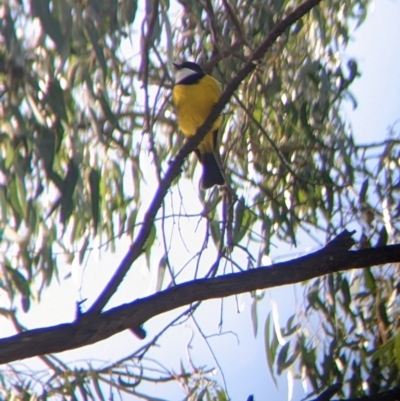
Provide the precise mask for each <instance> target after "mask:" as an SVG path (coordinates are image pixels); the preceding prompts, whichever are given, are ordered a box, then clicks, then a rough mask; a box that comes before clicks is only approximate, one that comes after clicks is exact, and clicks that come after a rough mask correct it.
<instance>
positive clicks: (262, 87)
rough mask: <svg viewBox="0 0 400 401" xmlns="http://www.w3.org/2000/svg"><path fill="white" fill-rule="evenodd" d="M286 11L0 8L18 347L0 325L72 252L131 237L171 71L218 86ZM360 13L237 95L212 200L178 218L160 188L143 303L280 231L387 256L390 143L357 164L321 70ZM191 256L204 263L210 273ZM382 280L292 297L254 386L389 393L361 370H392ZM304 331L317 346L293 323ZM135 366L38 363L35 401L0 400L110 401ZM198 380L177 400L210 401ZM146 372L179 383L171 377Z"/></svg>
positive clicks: (344, 7)
mask: <svg viewBox="0 0 400 401" xmlns="http://www.w3.org/2000/svg"><path fill="white" fill-rule="evenodd" d="M298 4H299V3H298V2H293V1H290V0H281V1H268V2H265V1H261V0H252V1H249V0H239V1H236V2H231V1H228V0H221V1H215V2H210V1H207V0H204V1H197V0H196V1H190V0H181V1H180V2H179V3H175V2H174V3H171V4H170V3H169V2H168V1H166V0H162V1H147V2H146V3H145V5H144V4H141V3H140V2H137V1H135V0H121V1H119V2H114V1H110V0H106V1H103V2H97V1H95V0H88V1H84V2H82V1H76V0H53V1H50V0H32V1H31V2H30V3H29V4H28V3H26V2H9V3H8V4H7V3H6V4H3V5H1V6H0V10H1V11H0V12H1V14H2V16H3V17H4V18H3V21H2V23H1V25H0V35H1V41H0V98H1V104H0V111H1V116H2V117H1V120H0V213H1V221H0V232H1V235H2V244H1V251H2V258H3V263H2V265H3V268H2V276H1V277H2V279H1V282H0V285H1V291H2V293H3V295H6V296H7V299H8V300H9V302H8V304H7V305H5V306H4V307H2V309H1V310H0V313H1V314H2V315H3V316H4V317H5V318H7V319H10V321H12V322H13V323H14V325H15V326H16V327H17V329H18V330H22V329H23V327H22V325H21V324H20V323H19V322H18V319H17V310H18V309H21V308H22V310H23V311H24V312H29V310H30V304H31V302H32V301H37V300H40V298H41V297H42V295H43V292H44V291H46V289H47V288H48V287H49V286H50V285H51V284H52V282H53V281H54V280H55V279H56V280H60V264H62V260H63V259H62V257H63V258H66V259H67V261H68V263H72V261H73V260H74V259H76V258H77V259H78V260H79V263H81V264H82V265H83V264H84V263H85V262H86V261H87V257H88V252H89V251H92V250H102V251H103V250H109V251H115V249H116V246H117V244H118V241H119V240H122V239H124V238H129V239H130V240H131V241H132V240H133V238H134V237H135V229H136V227H138V226H139V225H141V223H142V222H143V220H144V219H145V217H146V216H145V210H146V206H147V203H148V197H149V196H150V195H149V193H151V194H152V193H153V192H154V190H155V188H156V186H157V183H158V182H159V178H160V177H161V176H162V175H163V172H164V171H165V169H166V168H167V167H168V163H169V161H170V159H171V157H173V155H174V154H176V152H177V150H178V149H179V148H180V146H181V145H182V141H183V140H182V138H181V137H180V135H178V134H177V127H176V122H175V118H174V114H173V112H172V111H173V107H172V105H171V99H170V90H171V87H172V77H171V75H170V71H171V69H170V66H171V63H172V61H176V60H183V59H190V60H197V61H198V62H200V63H202V64H203V65H204V66H205V68H206V69H207V71H209V72H212V73H213V75H214V76H215V77H216V78H217V79H218V80H219V81H221V82H222V83H223V85H226V84H227V83H228V82H229V80H230V79H231V77H232V76H233V75H234V73H235V72H236V71H237V70H239V69H240V67H241V66H242V65H243V63H244V62H245V61H246V60H247V59H248V55H249V54H251V53H252V51H254V49H255V48H256V47H257V45H259V44H260V43H261V41H262V40H263V39H264V38H265V37H266V35H267V34H268V33H269V32H270V30H271V29H272V27H273V26H274V25H275V24H276V23H277V22H278V21H279V20H280V19H281V18H282V17H283V16H284V15H285V14H287V13H288V12H289V11H290V10H292V9H293V8H294V7H296V6H297V5H298ZM367 4H368V2H367V1H366V0H359V1H357V2H350V1H348V0H345V1H343V0H342V1H339V0H330V1H327V2H324V3H322V4H321V5H320V6H319V7H316V8H314V9H313V10H312V11H311V12H310V13H309V14H308V15H307V16H306V17H304V18H303V19H301V20H300V21H298V22H297V23H296V24H294V25H293V26H292V27H291V29H290V30H289V31H288V32H286V33H285V34H284V35H282V36H281V37H280V38H279V40H278V41H277V42H276V43H275V44H274V46H273V48H272V50H271V51H270V52H269V53H268V54H267V56H266V57H265V58H264V60H263V62H262V63H260V64H259V65H258V66H257V68H256V70H255V72H254V73H253V74H252V75H251V76H250V77H248V78H247V79H246V80H245V81H244V82H243V83H242V86H241V88H240V91H238V92H237V93H236V94H235V96H234V98H233V99H231V102H230V104H229V106H227V107H226V109H225V111H224V126H223V127H222V129H221V133H220V144H221V146H220V151H221V159H222V162H223V165H224V168H225V173H226V177H227V180H228V183H229V188H230V191H229V196H221V193H220V192H219V191H218V190H217V189H214V190H212V191H210V192H209V193H206V194H204V193H199V194H198V196H196V198H195V200H193V199H194V195H193V193H194V191H193V188H191V187H190V188H189V186H188V185H180V182H181V181H179V180H177V181H176V182H175V183H174V185H173V187H172V188H171V195H170V197H168V198H166V199H165V200H164V205H163V208H162V210H161V211H160V212H159V214H158V216H157V224H155V225H154V227H153V229H152V231H151V235H150V237H149V238H148V240H147V242H146V246H145V249H144V251H145V254H144V256H143V257H144V259H145V260H146V262H147V265H148V266H149V267H151V266H154V265H157V264H158V271H157V272H155V274H157V277H158V279H157V284H156V288H155V290H156V291H159V290H161V289H163V288H166V287H168V286H170V285H172V284H173V283H177V282H182V281H185V280H187V279H191V278H198V277H205V276H208V275H209V274H215V273H216V270H215V268H218V266H220V273H223V272H228V271H237V270H238V269H239V268H243V266H245V267H244V268H253V267H257V266H259V265H260V264H261V260H262V258H263V256H264V255H270V253H271V245H276V244H279V243H282V242H285V243H290V244H296V236H297V235H298V233H299V232H307V233H308V234H309V235H310V238H318V237H319V238H321V237H322V236H325V237H326V238H329V237H330V236H331V235H334V234H335V233H338V232H339V231H340V230H341V229H342V228H344V227H346V226H348V225H350V224H357V226H359V227H360V228H361V229H362V237H361V238H362V242H363V244H364V246H369V245H371V244H374V245H375V244H376V243H379V244H386V243H393V242H395V241H398V234H397V233H398V211H399V205H400V203H399V194H398V168H399V158H398V154H399V147H398V141H397V140H396V138H398V133H396V132H395V127H394V128H393V132H392V133H391V136H390V137H389V138H388V140H387V141H385V142H384V143H382V144H379V145H376V146H375V147H374V146H369V145H363V146H361V145H358V144H356V143H355V142H354V140H353V137H352V135H351V132H349V129H348V126H347V124H346V122H345V121H344V120H343V118H342V115H341V112H340V107H341V102H342V101H343V100H345V99H350V100H352V97H351V93H350V92H349V91H348V88H349V86H350V85H351V83H352V82H353V80H354V79H355V78H356V77H357V76H358V70H357V63H356V61H355V60H350V61H347V62H343V61H342V60H341V58H340V51H341V49H343V47H345V46H346V44H347V42H348V40H349V37H350V26H352V25H354V23H356V24H358V23H361V22H362V21H363V20H364V18H365V16H366V8H367ZM376 150H378V152H377V151H376ZM377 153H378V157H377V159H376V160H375V162H374V163H372V162H371V155H376V154H377ZM197 170H198V167H197V164H196V163H195V162H194V159H192V158H189V160H188V161H187V164H186V167H185V173H184V175H185V177H186V178H189V179H190V180H191V181H192V180H193V181H194V182H196V180H197ZM196 192H197V191H196ZM197 225H199V226H200V228H201V229H199V230H196V227H197ZM193 232H195V236H196V237H195V240H194V241H193V242H189V240H188V238H193ZM317 242H319V241H317ZM206 248H208V249H207V250H206ZM182 249H185V250H187V251H186V252H182V251H181V250H182ZM206 254H211V258H213V260H215V264H214V265H213V267H212V268H210V265H211V264H208V263H206V262H204V261H203V259H202V255H206ZM215 266H216V267H215ZM222 266H223V267H224V268H223V269H222V268H221V267H222ZM396 272H397V267H393V266H392V267H387V268H385V269H370V270H367V271H365V272H363V273H362V274H351V275H349V274H348V275H340V274H338V275H335V276H329V277H325V278H323V279H320V280H317V281H316V282H314V283H310V284H308V285H307V286H306V287H305V290H304V295H305V298H304V299H305V301H304V311H303V312H302V314H301V315H300V317H294V318H293V319H291V320H290V321H289V322H288V325H287V327H286V328H284V329H283V330H282V335H283V336H284V337H287V338H288V339H290V343H289V342H287V345H285V346H279V345H278V344H277V342H276V338H275V337H274V334H273V333H274V331H273V329H272V324H271V323H270V322H269V323H268V325H267V326H268V330H267V332H268V335H267V336H266V340H267V348H268V353H269V358H268V361H269V364H270V368H271V370H272V371H274V365H275V367H276V368H277V371H276V372H277V373H282V372H283V371H284V370H285V369H294V368H296V369H297V370H295V371H296V372H301V377H302V378H303V379H304V378H307V379H308V381H309V383H310V384H311V387H312V389H313V391H315V392H317V390H318V391H319V390H321V388H323V387H324V386H325V385H327V384H329V383H332V382H333V381H336V380H337V381H341V382H345V383H346V386H344V387H343V389H342V391H343V394H346V395H351V396H357V395H360V394H364V392H365V390H364V389H363V387H362V386H361V381H364V380H365V381H366V382H367V383H369V390H368V391H375V389H376V391H378V390H379V389H387V388H390V386H392V385H393V384H394V383H396V380H398V369H399V367H400V366H399V363H398V358H397V357H395V358H393V355H391V354H390V352H386V353H385V352H381V353H380V354H376V353H375V354H374V352H376V351H377V350H378V349H379V348H380V346H381V345H382V344H387V343H388V342H389V344H392V345H391V346H392V348H391V349H393V350H395V352H393V354H395V355H397V354H398V349H397V348H398V340H396V339H397V338H398V333H397V331H396V327H397V325H398V324H397V320H396V315H397V310H398V304H397V302H396V295H397V281H396V279H395V276H396V274H395V273H396ZM316 316H317V317H316ZM303 318H304V319H303ZM316 321H317V324H318V328H322V330H319V334H320V336H318V335H317V333H316V330H315V331H313V332H310V330H309V326H307V325H306V324H305V323H307V322H310V323H309V324H310V325H313V324H315V322H316ZM349 329H351V330H349ZM349 332H350V333H349ZM360 344H361V346H360ZM389 349H390V348H389ZM376 355H378V356H376ZM136 358H137V355H136V354H135V356H132V357H131V358H127V359H125V360H124V361H121V362H120V363H119V365H115V366H113V367H111V368H109V369H108V370H107V373H106V376H107V375H108V376H109V377H111V379H107V380H106V379H105V376H103V374H105V373H104V372H105V371H104V372H102V371H100V370H99V369H98V368H97V367H96V368H94V367H93V366H90V365H89V367H88V366H85V367H79V368H74V367H69V366H68V365H66V364H64V363H62V362H61V361H60V360H58V359H57V360H56V361H52V364H51V366H52V368H51V369H53V370H54V372H56V373H57V374H55V375H54V376H53V377H52V379H51V381H50V382H47V383H44V382H43V383H41V385H42V386H43V388H42V392H40V391H39V390H38V387H37V385H36V384H35V385H32V382H31V381H29V382H26V381H25V378H24V377H25V376H24V375H22V374H18V371H14V373H15V377H13V378H12V379H10V380H9V381H7V380H6V379H4V378H3V381H4V380H5V382H4V387H5V388H7V389H9V391H10V393H11V392H18V391H22V392H23V391H29V392H32V393H33V392H36V393H37V394H50V393H51V394H52V395H55V394H64V395H65V394H66V392H67V393H68V394H71V395H72V394H78V393H79V391H80V392H82V393H87V394H90V392H92V394H95V393H96V392H97V391H98V390H97V389H98V388H100V387H101V386H105V385H108V386H110V387H111V388H119V390H121V389H122V390H123V391H127V392H129V391H128V390H127V389H128V388H129V386H125V384H124V383H125V382H127V381H128V378H126V377H125V376H124V375H127V376H129V379H131V380H133V381H135V377H136V376H135V374H133V373H132V374H126V372H132V371H131V370H130V368H131V365H132V364H136V363H138V362H137V361H138V360H137V359H136ZM49 360H50V359H49ZM47 363H48V360H47ZM371 366H374V369H372V370H371ZM120 369H121V370H120ZM139 370H140V375H141V376H140V378H141V379H140V380H143V377H144V376H145V373H146V372H148V371H151V368H148V367H147V365H146V364H144V363H143V364H140V368H139ZM122 371H124V372H125V373H121V372H122ZM199 372H200V370H199V371H197V372H196V373H195V372H193V371H190V372H189V374H190V381H188V382H187V383H186V385H185V386H183V388H184V391H185V393H186V394H187V395H188V396H190V397H193V399H195V398H194V397H195V396H198V397H199V399H200V398H201V397H202V396H204V397H205V396H206V395H205V394H206V392H207V391H208V392H209V395H208V397H209V399H211V398H212V397H219V398H218V399H224V398H223V397H225V395H223V394H225V393H224V392H223V391H222V390H221V389H220V387H219V385H217V384H216V383H215V382H213V381H212V380H210V379H208V378H207V377H206V374H205V373H199ZM164 373H165V374H166V375H170V376H169V377H170V378H172V377H174V378H175V379H176V380H177V381H178V382H181V383H182V380H183V377H185V375H186V374H187V371H186V370H185V369H182V376H179V375H178V376H177V375H176V374H172V372H171V371H170V370H168V369H167V370H166V372H164ZM196 374H198V375H199V377H200V379H198V380H197V381H196ZM298 377H300V373H299V376H298ZM101 380H103V382H102V384H101V386H100V387H99V384H98V383H99V381H101ZM159 381H160V382H161V381H162V380H159ZM200 382H201V385H199V384H198V383H200ZM11 383H18V384H11ZM135 391H136V388H135ZM204 399H206V398H204Z"/></svg>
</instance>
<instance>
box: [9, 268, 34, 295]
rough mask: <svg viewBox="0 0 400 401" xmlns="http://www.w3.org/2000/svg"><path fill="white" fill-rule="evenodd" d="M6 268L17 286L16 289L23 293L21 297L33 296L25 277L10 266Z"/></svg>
mask: <svg viewBox="0 0 400 401" xmlns="http://www.w3.org/2000/svg"><path fill="white" fill-rule="evenodd" d="M6 268H7V272H8V273H9V274H10V278H11V281H12V283H13V284H14V285H15V288H16V289H17V290H18V291H19V292H20V293H21V295H24V296H26V297H29V296H30V295H31V289H30V286H29V283H28V281H27V280H26V278H25V277H24V275H22V274H21V273H20V272H19V271H18V270H17V269H14V268H12V267H11V266H9V265H6Z"/></svg>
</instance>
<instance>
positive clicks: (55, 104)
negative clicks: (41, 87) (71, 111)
mask: <svg viewBox="0 0 400 401" xmlns="http://www.w3.org/2000/svg"><path fill="white" fill-rule="evenodd" d="M64 96H65V95H64V90H63V89H61V86H60V83H59V82H58V81H57V80H55V79H52V80H51V81H50V83H49V84H48V88H47V99H46V100H47V102H48V104H49V105H50V107H51V108H52V109H53V111H54V113H55V114H56V115H57V116H58V117H60V118H61V119H62V120H63V121H65V122H66V123H68V114H67V108H66V106H65V99H64Z"/></svg>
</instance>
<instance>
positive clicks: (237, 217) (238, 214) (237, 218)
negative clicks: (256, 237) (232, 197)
mask: <svg viewBox="0 0 400 401" xmlns="http://www.w3.org/2000/svg"><path fill="white" fill-rule="evenodd" d="M245 210H246V206H245V204H244V199H243V197H241V198H240V199H238V201H237V202H236V206H235V213H234V222H235V223H234V225H233V240H234V241H235V242H236V243H238V242H240V240H241V239H242V238H238V234H239V230H240V229H241V227H242V221H243V214H244V211H245Z"/></svg>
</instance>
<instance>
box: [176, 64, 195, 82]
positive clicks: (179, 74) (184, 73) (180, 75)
mask: <svg viewBox="0 0 400 401" xmlns="http://www.w3.org/2000/svg"><path fill="white" fill-rule="evenodd" d="M195 74H198V72H196V71H193V70H191V69H190V68H182V69H180V70H177V71H176V73H175V83H177V84H179V82H181V81H183V80H184V79H185V78H187V77H190V76H191V75H195Z"/></svg>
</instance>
